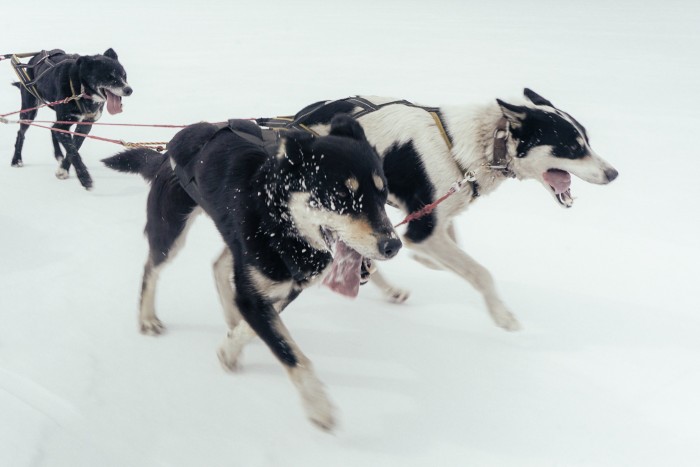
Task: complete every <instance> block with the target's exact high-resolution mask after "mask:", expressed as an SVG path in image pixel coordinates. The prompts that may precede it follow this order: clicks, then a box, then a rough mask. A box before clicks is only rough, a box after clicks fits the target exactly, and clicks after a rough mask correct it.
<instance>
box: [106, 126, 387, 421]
mask: <svg viewBox="0 0 700 467" xmlns="http://www.w3.org/2000/svg"><path fill="white" fill-rule="evenodd" d="M276 135H277V133H275V132H273V131H272V130H265V133H263V132H261V130H260V128H259V127H258V126H257V125H255V124H254V123H252V122H249V121H245V120H231V121H230V122H229V124H228V125H226V124H219V125H215V124H210V123H198V124H195V125H191V126H189V127H187V128H186V129H184V130H182V131H181V132H179V133H178V134H177V135H176V136H175V137H174V138H173V140H172V141H171V142H170V143H169V144H168V153H167V155H161V154H158V153H157V152H154V151H151V150H148V149H132V150H129V151H125V152H123V153H120V154H117V155H116V156H113V157H110V158H108V159H105V160H104V162H105V164H106V165H107V166H108V167H110V168H113V169H116V170H119V171H123V172H138V173H140V174H141V175H143V176H144V178H146V179H147V180H149V181H150V182H151V191H150V193H149V196H148V203H147V207H146V209H147V222H146V236H147V237H148V242H149V246H150V253H149V256H148V260H147V262H146V266H145V270H144V277H143V285H142V291H141V305H140V316H139V318H140V325H141V331H142V332H144V333H149V334H158V333H160V331H161V330H162V327H163V326H162V324H161V322H160V320H159V319H158V318H157V317H156V314H155V310H154V296H155V287H156V281H157V279H158V275H159V273H160V271H161V270H162V267H163V266H164V265H165V264H166V262H168V261H169V260H170V259H172V258H173V256H174V255H175V253H176V252H177V250H178V249H179V247H180V246H181V245H182V243H183V241H184V239H185V234H186V232H187V228H188V227H189V224H190V220H191V219H192V218H193V217H194V216H195V214H197V213H198V212H199V211H200V209H199V208H200V207H201V208H202V209H203V210H204V211H205V212H206V213H207V214H208V215H209V216H210V217H211V218H212V219H213V220H214V223H215V224H216V227H217V229H218V230H219V232H220V233H221V236H222V237H223V240H224V242H225V244H226V248H225V249H224V252H223V253H222V255H221V257H220V258H219V260H217V262H216V263H215V265H214V270H215V277H216V279H217V287H218V289H219V295H220V298H221V301H222V303H223V305H224V308H225V311H226V315H227V321H228V323H229V327H230V328H231V329H230V331H229V333H228V335H227V338H226V340H225V342H224V344H223V346H222V347H221V349H220V351H219V358H220V359H221V362H222V364H223V365H224V366H225V367H226V368H229V369H234V368H235V367H236V364H237V359H238V356H239V354H240V352H241V349H242V347H243V346H244V344H245V343H246V341H247V340H248V339H250V338H251V337H252V336H254V335H255V334H257V335H258V336H260V338H261V339H263V340H264V341H265V343H266V344H267V345H268V347H269V348H270V350H272V352H273V353H274V354H275V356H276V357H277V358H278V359H279V360H280V361H281V362H282V364H283V365H284V366H285V367H286V369H287V371H288V373H289V376H290V378H291V380H292V381H293V383H294V384H295V386H296V387H297V389H298V391H299V393H300V395H301V398H302V402H303V405H304V408H305V410H306V413H307V415H308V417H309V418H310V419H311V420H312V421H313V422H314V423H316V424H317V425H319V426H321V427H322V428H326V429H330V428H331V427H332V425H333V423H334V421H333V415H332V406H331V404H330V402H329V400H328V398H327V396H326V394H325V391H324V390H323V385H322V384H321V382H320V381H319V379H318V378H317V377H316V375H315V373H314V371H313V369H312V367H311V364H310V362H309V360H308V358H306V357H305V356H304V354H302V353H301V351H300V350H299V348H298V347H297V345H296V344H295V343H294V341H293V340H292V338H291V336H290V335H289V332H288V331H287V329H286V328H285V326H284V325H283V324H282V322H281V321H280V319H279V316H278V315H279V313H280V312H281V311H282V309H284V308H285V307H286V306H287V305H288V304H289V303H290V302H291V301H292V300H294V299H295V298H296V297H297V296H298V295H299V293H300V292H301V291H302V290H303V289H304V288H306V287H308V286H309V285H310V284H312V283H313V282H316V281H317V280H318V279H319V278H321V277H322V276H323V275H324V273H326V272H327V271H328V270H329V269H330V268H329V266H330V265H331V262H332V261H334V260H335V261H338V260H339V259H340V258H338V256H340V251H341V250H347V249H352V250H355V251H354V254H355V255H362V256H365V257H369V258H372V259H379V260H382V259H389V258H391V257H393V256H394V255H396V253H397V252H398V250H399V249H400V248H401V241H400V240H399V239H398V237H397V235H396V232H395V231H394V229H393V227H392V226H391V223H390V221H389V219H388V218H387V216H386V212H385V210H384V204H385V202H386V200H387V193H388V192H387V187H386V179H385V178H384V173H383V171H382V165H381V161H380V159H379V156H378V155H377V153H376V152H375V150H374V149H373V148H372V147H371V146H370V145H369V144H368V142H367V140H366V138H365V135H364V131H363V130H362V128H361V127H360V125H359V124H358V123H357V122H355V120H353V119H352V118H350V117H348V116H345V115H342V116H338V117H337V118H335V119H334V120H333V121H332V123H331V125H330V132H329V135H328V136H322V137H314V136H312V135H310V134H308V133H305V132H297V131H292V132H289V133H286V134H285V135H284V137H283V138H282V139H281V140H276ZM266 149H267V151H266ZM270 149H272V151H271V150H270ZM168 159H169V161H170V163H169V164H168V163H166V162H167V160H168ZM336 240H337V241H338V248H337V252H336V257H335V258H333V255H332V253H331V245H332V243H333V242H334V241H336ZM342 242H344V243H342ZM341 246H342V248H341ZM341 262H343V263H347V262H348V261H347V258H344V259H343V260H342V261H341ZM353 264H355V265H356V267H355V268H354V271H353V274H354V275H355V276H356V280H357V281H359V275H360V265H359V262H354V263H353ZM232 272H233V276H232V275H231V273H232ZM231 281H233V285H234V287H233V288H232V287H231ZM241 317H242V318H243V321H242V320H241ZM251 328H252V329H251Z"/></svg>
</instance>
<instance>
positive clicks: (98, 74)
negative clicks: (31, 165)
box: [12, 49, 133, 189]
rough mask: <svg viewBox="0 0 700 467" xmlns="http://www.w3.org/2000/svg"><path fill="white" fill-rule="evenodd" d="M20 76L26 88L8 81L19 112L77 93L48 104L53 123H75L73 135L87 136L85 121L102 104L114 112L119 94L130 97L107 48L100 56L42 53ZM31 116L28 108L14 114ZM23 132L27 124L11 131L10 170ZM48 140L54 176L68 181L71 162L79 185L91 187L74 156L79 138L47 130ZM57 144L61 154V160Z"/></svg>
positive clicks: (18, 161)
mask: <svg viewBox="0 0 700 467" xmlns="http://www.w3.org/2000/svg"><path fill="white" fill-rule="evenodd" d="M26 72H27V76H28V78H29V79H30V83H32V84H30V85H28V86H25V85H23V84H22V83H13V84H14V85H15V86H17V87H18V88H19V89H20V92H21V93H22V108H23V109H29V108H33V107H36V106H37V105H39V100H42V101H44V102H54V101H57V100H60V99H64V98H66V97H70V96H76V95H79V94H82V96H83V97H82V98H80V99H77V100H72V101H70V102H67V103H65V104H56V105H53V106H51V107H52V108H53V110H55V111H56V120H57V121H64V122H75V123H76V124H77V126H76V128H75V131H76V132H77V133H82V134H88V133H90V130H91V129H92V125H88V124H85V123H90V122H95V121H97V120H98V119H99V118H100V116H101V115H102V109H103V108H104V105H105V102H106V103H107V111H108V112H109V113H110V114H115V113H119V112H121V99H122V96H130V95H131V93H132V92H133V90H132V89H131V87H130V86H129V84H128V83H127V82H126V72H125V71H124V67H123V66H122V65H121V63H119V59H118V57H117V54H116V52H114V50H112V49H107V51H106V52H105V53H104V54H103V55H99V54H98V55H85V56H80V55H75V54H66V53H65V52H64V51H63V50H59V49H55V50H51V51H42V52H41V53H40V54H38V55H35V56H34V57H32V59H31V60H30V61H29V63H28V64H27V68H26ZM36 114H37V110H30V111H28V112H23V113H21V114H20V116H21V118H22V119H23V120H34V118H35V117H36ZM71 126H72V123H55V124H54V125H53V127H54V128H56V129H59V130H69V129H70V127H71ZM28 128H29V125H26V124H21V125H20V129H19V131H18V132H17V141H16V143H15V154H14V156H13V157H12V166H13V167H21V166H22V165H23V163H22V146H23V144H24V134H25V133H26V132H27V129H28ZM51 140H52V141H53V147H54V155H55V157H56V160H57V161H58V162H59V164H60V165H59V167H58V170H57V171H56V177H58V178H60V179H65V178H68V169H69V168H70V166H71V164H72V165H73V166H74V167H75V172H76V174H77V176H78V180H80V184H81V185H83V186H84V187H85V188H86V189H90V188H92V178H91V177H90V173H89V172H88V170H87V167H85V164H84V163H83V160H82V159H81V158H80V154H78V150H79V149H80V146H81V145H82V144H83V141H84V140H85V137H84V136H77V135H76V136H71V135H70V134H67V133H62V132H59V131H52V132H51ZM59 143H60V144H62V145H63V147H64V148H65V150H66V156H65V158H64V157H63V153H62V152H61V147H60V145H59Z"/></svg>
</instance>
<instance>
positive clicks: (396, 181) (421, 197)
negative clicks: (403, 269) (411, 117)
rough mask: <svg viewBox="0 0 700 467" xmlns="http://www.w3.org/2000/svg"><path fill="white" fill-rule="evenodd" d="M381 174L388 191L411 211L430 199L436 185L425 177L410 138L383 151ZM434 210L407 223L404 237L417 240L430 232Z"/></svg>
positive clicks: (432, 198)
mask: <svg viewBox="0 0 700 467" xmlns="http://www.w3.org/2000/svg"><path fill="white" fill-rule="evenodd" d="M384 174H385V175H386V178H387V180H388V181H389V192H391V194H392V195H394V196H395V197H396V198H397V199H399V200H400V201H402V202H403V203H404V204H405V205H406V211H408V212H414V211H417V210H419V209H421V208H422V207H423V206H426V205H428V204H430V203H432V202H433V201H434V199H435V189H434V188H433V184H432V183H430V180H428V175H427V174H426V173H425V169H424V168H423V162H422V161H421V158H420V156H419V155H418V153H417V152H416V149H415V148H414V147H413V143H412V142H410V141H409V142H408V143H406V144H403V145H400V146H399V145H398V144H395V145H394V146H392V147H391V148H389V149H388V150H387V151H386V153H385V154H384ZM434 228H435V214H434V213H430V214H427V215H425V216H423V217H421V218H419V219H415V220H413V221H411V222H409V223H408V228H407V229H406V234H405V236H406V238H407V239H409V240H411V241H412V242H414V243H420V242H421V241H423V240H425V239H426V238H428V237H429V236H430V234H431V233H433V229H434Z"/></svg>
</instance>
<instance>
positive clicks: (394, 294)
mask: <svg viewBox="0 0 700 467" xmlns="http://www.w3.org/2000/svg"><path fill="white" fill-rule="evenodd" d="M384 295H385V296H386V298H387V299H388V300H389V301H390V302H391V303H403V302H405V301H406V300H408V297H410V296H411V292H409V291H408V290H404V289H399V288H397V287H391V288H390V289H387V290H385V291H384Z"/></svg>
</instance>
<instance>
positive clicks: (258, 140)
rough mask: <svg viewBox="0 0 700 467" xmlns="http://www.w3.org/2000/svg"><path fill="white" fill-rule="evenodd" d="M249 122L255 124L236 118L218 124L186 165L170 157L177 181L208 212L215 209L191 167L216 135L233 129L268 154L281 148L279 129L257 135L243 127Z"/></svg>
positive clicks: (264, 131)
mask: <svg viewBox="0 0 700 467" xmlns="http://www.w3.org/2000/svg"><path fill="white" fill-rule="evenodd" d="M248 123H249V124H251V125H255V124H254V123H252V122H248V121H241V120H236V119H231V120H229V121H228V122H227V123H220V124H218V126H220V128H219V129H218V130H217V131H216V132H214V134H213V135H211V137H210V138H209V140H208V141H207V142H206V143H204V145H203V146H202V148H201V149H200V150H199V151H198V152H197V154H196V155H195V156H194V157H193V158H192V159H191V160H190V161H189V162H188V163H187V164H185V165H184V166H180V165H178V164H176V163H175V162H174V161H173V160H172V159H170V163H171V166H172V169H173V172H174V173H175V176H176V177H177V181H178V182H179V183H180V186H182V188H183V189H184V190H185V192H187V194H188V195H189V196H190V198H192V199H193V200H194V201H195V202H196V203H197V204H199V205H200V206H202V207H203V208H204V210H205V211H207V212H213V211H211V210H210V209H209V203H207V201H206V200H205V199H204V197H203V196H202V192H201V191H200V190H199V186H197V181H196V180H195V178H194V171H192V170H189V169H190V166H191V165H192V164H195V163H196V162H197V161H198V160H199V155H200V154H201V153H202V151H204V148H206V147H207V145H208V144H209V142H210V141H211V140H213V139H214V138H215V137H216V135H218V134H219V133H220V132H221V131H224V130H228V131H231V132H232V133H234V134H235V135H236V136H238V137H239V138H242V139H244V140H246V141H247V142H249V143H251V144H254V145H255V146H259V147H260V148H261V149H262V150H263V151H265V152H266V153H267V154H268V155H274V154H276V152H277V149H278V148H279V145H280V141H281V136H280V134H279V131H275V130H271V129H270V130H263V129H260V137H257V136H255V135H253V134H251V133H249V132H247V131H245V129H244V128H243V127H242V124H243V125H245V124H248Z"/></svg>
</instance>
